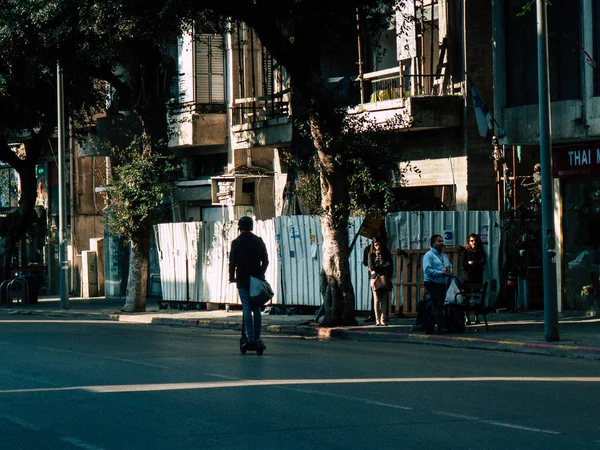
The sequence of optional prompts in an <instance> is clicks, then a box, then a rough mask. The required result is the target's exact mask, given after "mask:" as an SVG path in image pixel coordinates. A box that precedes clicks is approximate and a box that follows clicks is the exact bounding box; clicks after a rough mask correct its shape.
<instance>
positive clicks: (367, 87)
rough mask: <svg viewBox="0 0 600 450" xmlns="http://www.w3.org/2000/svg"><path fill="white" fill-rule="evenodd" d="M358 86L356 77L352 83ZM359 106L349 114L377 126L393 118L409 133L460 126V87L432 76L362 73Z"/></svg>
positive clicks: (396, 71) (396, 69) (390, 71)
mask: <svg viewBox="0 0 600 450" xmlns="http://www.w3.org/2000/svg"><path fill="white" fill-rule="evenodd" d="M356 81H358V82H359V83H361V79H360V77H359V78H358V79H357V80H356ZM361 88H362V95H361V99H362V103H361V104H360V105H358V106H356V107H354V108H351V109H350V111H349V112H350V114H367V113H368V114H369V115H370V116H371V117H373V118H374V119H375V120H376V121H377V122H378V123H384V122H385V121H386V120H389V119H391V118H393V117H394V116H396V115H398V114H399V115H401V116H403V117H404V118H405V120H406V126H405V127H404V128H410V129H412V130H425V129H438V128H450V127H458V126H460V121H461V117H462V112H463V109H462V108H463V96H462V91H461V84H460V83H456V84H455V83H453V82H452V79H451V77H449V76H446V77H443V76H438V75H435V74H434V75H432V74H419V75H409V74H402V73H401V72H400V68H399V67H393V68H391V69H385V70H380V71H377V72H370V73H366V74H364V75H363V77H362V83H361Z"/></svg>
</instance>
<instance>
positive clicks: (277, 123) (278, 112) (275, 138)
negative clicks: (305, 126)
mask: <svg viewBox="0 0 600 450" xmlns="http://www.w3.org/2000/svg"><path fill="white" fill-rule="evenodd" d="M289 116H290V90H289V89H285V90H283V91H281V92H277V93H275V94H272V95H268V96H264V97H251V98H238V99H235V100H234V103H233V106H232V121H233V127H232V131H233V133H234V142H233V145H232V147H233V148H234V149H241V148H249V147H254V146H277V145H288V144H289V143H290V142H291V139H292V127H291V122H290V121H289Z"/></svg>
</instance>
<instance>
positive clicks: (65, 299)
mask: <svg viewBox="0 0 600 450" xmlns="http://www.w3.org/2000/svg"><path fill="white" fill-rule="evenodd" d="M56 95H57V104H58V107H57V115H58V266H59V271H58V272H59V273H58V278H59V279H58V286H59V292H60V309H69V287H68V286H69V285H68V276H69V261H68V260H67V252H66V243H67V240H66V229H67V201H66V183H65V108H64V93H63V71H62V68H61V66H60V63H57V64H56Z"/></svg>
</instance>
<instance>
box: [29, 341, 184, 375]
mask: <svg viewBox="0 0 600 450" xmlns="http://www.w3.org/2000/svg"><path fill="white" fill-rule="evenodd" d="M36 348H37V349H40V350H47V351H51V352H59V353H73V354H77V355H83V356H88V357H90V358H98V359H108V360H109V361H119V362H126V363H130V364H137V365H140V366H147V367H155V368H157V369H168V370H172V369H173V367H168V366H161V365H158V364H152V363H146V362H142V361H135V360H133V359H125V358H115V357H112V356H99V355H94V356H90V355H89V354H88V353H83V352H76V351H73V350H65V349H63V348H50V347H36Z"/></svg>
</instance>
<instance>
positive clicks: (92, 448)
mask: <svg viewBox="0 0 600 450" xmlns="http://www.w3.org/2000/svg"><path fill="white" fill-rule="evenodd" d="M60 440H61V441H64V442H67V443H69V444H71V445H74V446H75V447H79V448H83V449H85V450H104V449H103V448H102V447H97V446H95V445H92V444H88V443H87V442H84V441H80V440H79V439H76V438H72V437H63V438H60Z"/></svg>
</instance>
